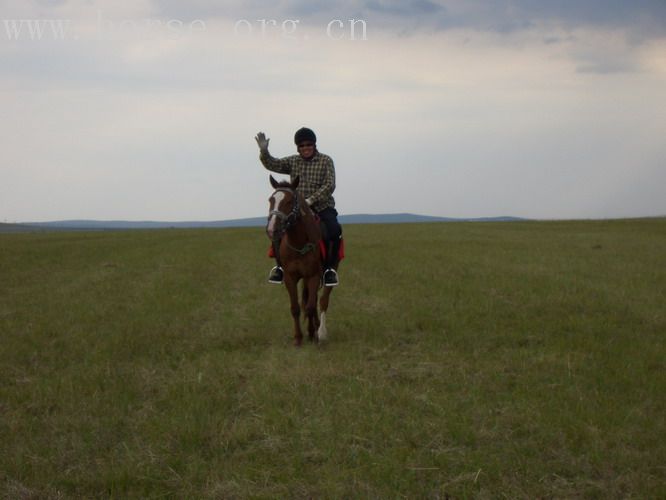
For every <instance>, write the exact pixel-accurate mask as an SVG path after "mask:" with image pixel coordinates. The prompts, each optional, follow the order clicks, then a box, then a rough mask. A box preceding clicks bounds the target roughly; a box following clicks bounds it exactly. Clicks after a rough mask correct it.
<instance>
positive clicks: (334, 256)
mask: <svg viewBox="0 0 666 500" xmlns="http://www.w3.org/2000/svg"><path fill="white" fill-rule="evenodd" d="M317 215H319V219H320V221H321V223H322V239H323V240H324V244H325V245H326V267H332V268H334V269H335V268H337V267H338V253H339V251H340V238H342V226H340V223H339V222H338V211H337V210H336V209H335V208H333V207H328V208H325V209H324V210H322V211H321V212H318V213H317Z"/></svg>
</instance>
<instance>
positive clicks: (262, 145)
mask: <svg viewBox="0 0 666 500" xmlns="http://www.w3.org/2000/svg"><path fill="white" fill-rule="evenodd" d="M254 140H255V141H257V146H259V149H260V150H261V151H268V142H269V141H270V139H267V138H266V134H264V133H263V132H259V133H258V134H257V136H256V137H255V138H254Z"/></svg>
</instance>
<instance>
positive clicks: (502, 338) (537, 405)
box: [0, 219, 666, 499]
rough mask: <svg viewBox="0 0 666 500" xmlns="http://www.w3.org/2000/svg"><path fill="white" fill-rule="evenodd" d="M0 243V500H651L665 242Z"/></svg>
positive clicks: (662, 448) (650, 224) (403, 233)
mask: <svg viewBox="0 0 666 500" xmlns="http://www.w3.org/2000/svg"><path fill="white" fill-rule="evenodd" d="M345 239H346V246H347V259H346V260H345V261H343V263H342V266H341V272H340V279H341V286H339V287H338V288H337V289H336V290H335V291H334V293H333V295H332V299H331V307H330V313H329V317H328V327H329V334H330V341H329V342H328V343H327V344H325V345H323V346H321V347H318V346H315V345H311V344H307V345H304V347H302V348H300V349H297V348H294V347H293V346H292V338H291V336H292V326H291V318H290V315H289V305H288V299H287V294H286V292H285V290H284V289H283V288H282V287H276V286H271V285H268V284H266V283H265V277H266V275H267V272H268V270H269V268H270V266H271V262H270V260H269V259H267V258H266V250H267V248H268V244H267V240H266V237H265V235H264V234H263V231H262V230H261V229H227V230H182V231H181V230H159V231H136V232H134V231H124V232H91V233H59V232H54V233H34V234H2V235H0V280H1V281H0V492H1V494H2V497H4V498H11V499H14V498H77V497H86V498H90V497H102V498H107V497H111V498H162V497H167V498H247V497H252V498H349V497H358V498H397V497H409V498H444V497H446V496H447V495H448V496H451V497H453V498H538V497H541V498H600V499H601V498H604V499H605V498H632V497H634V498H659V497H661V498H663V497H665V496H666V480H665V479H664V478H665V477H666V467H665V466H664V464H666V440H665V439H664V436H666V423H665V417H664V415H666V408H665V406H666V405H665V396H664V394H666V380H665V373H666V371H665V366H664V364H665V361H664V360H665V359H666V352H665V349H664V334H665V333H666V316H665V314H666V312H665V311H666V310H665V309H664V304H666V220H664V219H651V220H627V221H599V222H597V221H584V222H519V223H487V224H486V223H450V224H414V225H385V226H383V225H382V226H374V225H365V226H364V225H358V226H352V225H350V226H348V227H346V228H345Z"/></svg>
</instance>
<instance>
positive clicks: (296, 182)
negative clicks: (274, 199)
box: [291, 177, 301, 189]
mask: <svg viewBox="0 0 666 500" xmlns="http://www.w3.org/2000/svg"><path fill="white" fill-rule="evenodd" d="M300 181H301V178H300V177H296V179H294V182H292V183H291V188H292V189H296V188H297V187H298V183H299V182H300Z"/></svg>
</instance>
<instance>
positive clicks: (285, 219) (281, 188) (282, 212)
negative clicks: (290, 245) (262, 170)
mask: <svg viewBox="0 0 666 500" xmlns="http://www.w3.org/2000/svg"><path fill="white" fill-rule="evenodd" d="M270 180H271V186H273V189H275V191H274V192H273V194H272V195H271V197H270V198H269V199H268V202H269V204H270V205H269V209H268V210H269V212H268V223H267V225H266V233H267V234H268V237H269V238H270V239H271V240H272V241H277V240H279V239H281V238H282V235H283V234H284V232H285V231H287V230H288V229H289V228H290V227H291V226H292V225H294V223H295V222H296V221H297V220H298V217H299V211H300V206H299V201H298V193H297V192H296V188H297V187H298V181H299V179H298V177H297V178H296V180H295V181H294V182H293V183H290V182H287V181H283V182H278V181H276V180H275V179H274V178H273V176H272V175H271V176H270Z"/></svg>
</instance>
